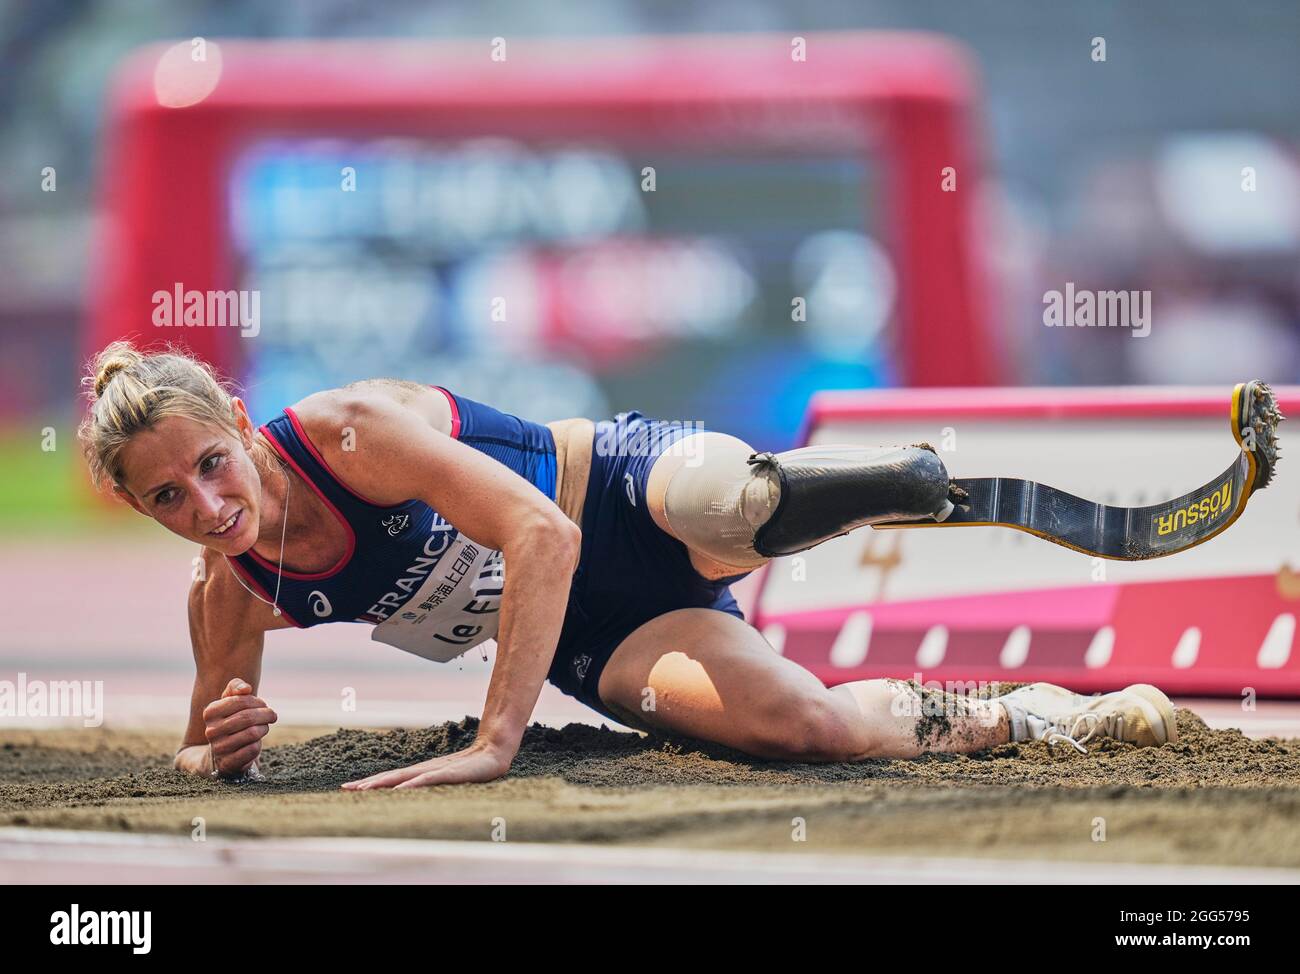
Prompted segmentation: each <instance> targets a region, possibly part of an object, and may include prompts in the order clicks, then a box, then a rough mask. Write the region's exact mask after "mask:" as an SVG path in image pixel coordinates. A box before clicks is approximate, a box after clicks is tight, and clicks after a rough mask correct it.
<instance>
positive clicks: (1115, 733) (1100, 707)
mask: <svg viewBox="0 0 1300 974" xmlns="http://www.w3.org/2000/svg"><path fill="white" fill-rule="evenodd" d="M996 699H997V702H998V703H1000V704H1002V707H1003V709H1004V710H1006V712H1007V718H1008V723H1009V724H1010V725H1011V740H1013V741H1046V742H1047V743H1048V744H1049V745H1050V744H1057V743H1067V744H1070V745H1072V746H1073V747H1074V748H1075V749H1076V750H1077V751H1079V753H1080V754H1087V753H1088V749H1087V748H1085V747H1084V746H1083V745H1084V744H1085V743H1086V742H1087V741H1090V740H1092V739H1093V738H1094V737H1111V738H1114V739H1115V740H1117V741H1127V742H1128V743H1129V744H1136V745H1137V746H1138V747H1158V746H1160V745H1161V744H1166V743H1170V744H1172V743H1173V742H1175V741H1177V740H1178V724H1177V722H1176V721H1175V718H1174V705H1173V704H1172V703H1170V701H1169V698H1168V697H1166V696H1165V695H1164V694H1163V693H1161V692H1160V691H1159V690H1157V689H1156V688H1155V687H1153V686H1151V685H1150V684H1149V683H1135V684H1133V685H1132V686H1130V687H1125V688H1124V689H1123V690H1116V691H1115V692H1114V693H1104V694H1100V695H1098V696H1093V697H1085V696H1083V695H1082V694H1079V693H1073V692H1071V691H1069V690H1067V689H1065V688H1064V687H1058V686H1055V685H1053V684H1051V683H1031V684H1029V685H1028V686H1024V687H1021V688H1020V689H1019V690H1012V691H1011V692H1010V693H1007V694H1003V695H1002V696H1000V697H997V698H996Z"/></svg>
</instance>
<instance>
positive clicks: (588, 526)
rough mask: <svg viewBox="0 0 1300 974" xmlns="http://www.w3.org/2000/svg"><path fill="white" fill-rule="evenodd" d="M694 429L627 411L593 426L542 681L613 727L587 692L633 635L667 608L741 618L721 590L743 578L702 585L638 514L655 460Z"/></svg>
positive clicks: (643, 513)
mask: <svg viewBox="0 0 1300 974" xmlns="http://www.w3.org/2000/svg"><path fill="white" fill-rule="evenodd" d="M698 431H699V430H698V427H695V426H691V425H689V424H683V423H679V422H673V421H668V420H659V419H647V418H646V417H644V416H642V415H641V413H639V412H637V411H636V410H633V411H631V412H627V413H619V414H618V415H617V416H616V417H615V418H614V419H613V420H601V421H599V422H597V423H596V432H595V437H594V442H593V446H592V451H591V473H590V475H589V477H588V479H587V499H586V501H585V502H584V504H583V509H582V556H581V559H580V560H579V562H578V570H577V572H575V573H574V576H573V586H572V588H571V589H570V592H569V608H568V611H567V613H566V614H565V617H564V629H563V631H562V632H561V633H560V641H559V644H558V645H557V647H556V650H555V659H554V661H553V662H552V663H551V670H550V673H549V674H548V675H547V678H548V679H549V680H550V681H551V682H552V683H553V684H555V685H556V686H557V687H559V688H560V689H561V690H562V691H564V692H565V693H567V694H568V695H569V696H571V697H576V698H577V699H579V700H581V701H582V702H583V703H585V704H587V706H589V707H591V708H592V709H593V710H596V711H598V712H599V713H602V714H604V715H605V716H606V717H609V718H610V719H611V720H614V721H617V722H619V723H623V722H624V721H623V719H622V718H620V717H618V716H617V715H616V714H614V713H611V712H610V710H609V708H607V707H606V706H605V704H604V703H603V702H602V701H601V699H600V695H599V694H598V693H597V692H596V691H597V687H599V685H600V674H601V673H602V672H604V669H605V664H606V663H607V662H609V658H610V656H611V655H612V654H613V652H614V650H615V649H617V648H618V646H619V644H620V643H621V642H622V641H623V640H624V639H626V638H627V637H628V636H629V635H630V634H631V633H632V631H633V630H635V629H637V628H638V627H640V626H642V625H644V624H645V623H647V622H649V621H650V620H651V619H653V618H655V617H656V616H660V615H663V614H664V613H665V612H671V611H672V610H674V609H686V608H710V609H718V610H720V611H722V612H729V613H731V614H732V615H734V616H735V617H736V618H738V619H744V618H745V616H744V613H742V612H741V611H740V607H739V606H738V605H737V604H736V599H735V597H734V596H733V595H732V594H731V589H730V587H729V586H730V584H731V583H732V582H735V581H737V580H738V579H741V578H744V577H745V575H747V574H749V573H748V572H742V573H741V574H738V575H732V576H729V577H727V578H724V579H719V580H717V581H712V582H711V581H708V580H707V579H705V578H703V577H702V576H701V575H700V574H699V573H698V572H697V571H696V570H695V567H694V566H693V565H692V564H691V561H690V555H689V553H688V552H687V550H686V546H685V545H684V544H682V543H681V542H680V541H678V540H677V539H676V538H674V537H672V536H671V535H669V534H667V533H666V532H664V531H662V530H660V528H659V526H658V525H657V524H655V523H654V521H653V520H652V519H651V517H650V512H649V511H648V510H647V509H646V504H645V488H646V481H647V480H648V479H649V476H650V467H651V465H652V464H653V463H654V461H655V458H656V457H658V456H659V455H660V454H662V453H664V452H665V451H666V450H667V449H668V447H669V446H670V445H671V444H672V443H675V442H677V441H678V440H680V439H682V438H683V437H685V436H689V435H691V434H693V433H695V432H698Z"/></svg>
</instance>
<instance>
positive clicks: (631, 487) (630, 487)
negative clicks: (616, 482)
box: [623, 473, 636, 507]
mask: <svg viewBox="0 0 1300 974" xmlns="http://www.w3.org/2000/svg"><path fill="white" fill-rule="evenodd" d="M623 489H624V491H625V492H626V493H627V502H628V503H629V504H631V505H632V506H633V507H636V484H634V483H633V482H632V475H631V474H630V473H625V474H623Z"/></svg>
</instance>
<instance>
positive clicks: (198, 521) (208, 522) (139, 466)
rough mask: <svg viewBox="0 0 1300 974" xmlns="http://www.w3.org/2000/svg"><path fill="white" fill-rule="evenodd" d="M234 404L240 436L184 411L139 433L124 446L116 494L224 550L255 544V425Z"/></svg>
mask: <svg viewBox="0 0 1300 974" xmlns="http://www.w3.org/2000/svg"><path fill="white" fill-rule="evenodd" d="M234 403H235V420H236V427H237V432H238V435H236V436H232V435H231V434H230V433H229V432H228V431H226V430H224V429H221V428H220V427H214V426H209V425H207V424H205V423H199V422H196V421H194V420H192V419H186V418H185V417H183V416H168V417H166V418H165V419H161V420H159V421H158V422H157V423H156V424H155V425H154V426H152V427H151V428H150V429H147V430H145V431H143V432H141V433H137V434H136V435H135V436H134V437H132V438H131V441H130V442H129V443H128V444H127V445H126V447H125V448H123V450H122V454H121V457H122V481H123V482H122V484H121V485H120V486H119V487H118V488H117V493H118V495H119V496H121V497H122V499H123V500H125V501H126V502H127V503H128V504H130V505H131V506H132V507H134V508H135V509H136V510H137V511H139V512H140V513H141V514H146V515H148V516H149V517H151V518H153V519H154V520H155V521H157V522H158V523H159V524H161V525H162V526H163V527H165V528H166V529H167V530H168V531H171V532H172V533H173V534H179V535H180V536H181V537H182V538H185V539H187V540H189V541H196V542H198V543H199V544H201V545H204V546H206V547H208V548H211V549H213V550H214V551H218V552H221V553H222V554H225V555H239V554H243V553H244V552H245V551H247V550H248V549H249V548H251V547H253V545H254V544H255V543H256V542H257V534H258V526H259V523H260V515H261V509H262V485H261V479H260V478H259V477H258V473H257V468H256V466H255V465H254V463H253V457H252V454H251V452H250V451H251V450H252V447H253V424H252V423H251V422H250V421H249V419H248V412H247V411H246V410H245V408H244V404H243V403H242V402H240V401H239V400H238V399H235V400H234Z"/></svg>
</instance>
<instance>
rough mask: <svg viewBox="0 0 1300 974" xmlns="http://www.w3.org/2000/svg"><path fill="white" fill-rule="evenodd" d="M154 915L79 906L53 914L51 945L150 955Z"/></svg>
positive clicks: (137, 911) (146, 911) (139, 911)
mask: <svg viewBox="0 0 1300 974" xmlns="http://www.w3.org/2000/svg"><path fill="white" fill-rule="evenodd" d="M152 927H153V913H152V912H150V911H149V910H87V911H85V912H84V913H83V912H82V910H81V907H80V906H78V905H77V904H76V903H73V904H72V908H71V909H69V910H66V911H65V910H57V911H55V912H54V913H51V914H50V943H52V944H54V945H55V946H57V947H64V946H75V945H87V944H96V945H113V944H116V945H119V946H120V945H126V946H129V947H130V948H131V952H132V953H133V954H147V953H149V949H150V943H151V940H152V938H151V936H150V933H151V930H152Z"/></svg>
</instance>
